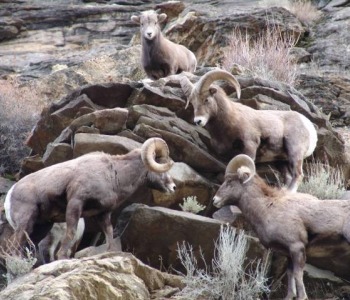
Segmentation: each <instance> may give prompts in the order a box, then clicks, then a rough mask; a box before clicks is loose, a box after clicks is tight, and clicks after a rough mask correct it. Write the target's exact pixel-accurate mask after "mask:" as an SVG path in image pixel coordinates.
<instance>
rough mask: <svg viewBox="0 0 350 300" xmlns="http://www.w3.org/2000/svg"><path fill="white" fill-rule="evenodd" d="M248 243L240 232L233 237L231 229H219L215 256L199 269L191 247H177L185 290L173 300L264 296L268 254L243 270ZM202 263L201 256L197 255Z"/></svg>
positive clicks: (232, 229)
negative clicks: (182, 267)
mask: <svg viewBox="0 0 350 300" xmlns="http://www.w3.org/2000/svg"><path fill="white" fill-rule="evenodd" d="M247 249H248V240H247V237H246V236H245V234H244V232H243V231H240V233H239V234H236V232H235V229H234V228H232V227H229V226H222V227H221V229H220V235H219V239H218V241H217V242H216V244H215V257H214V259H213V262H212V265H211V266H207V265H206V267H205V269H200V268H199V267H198V263H197V259H196V257H195V255H194V252H193V248H192V246H191V245H187V244H186V243H183V244H182V245H178V250H177V251H178V258H179V259H180V261H181V263H182V265H183V266H184V268H185V270H186V275H185V277H184V283H185V285H186V286H185V288H184V289H183V290H182V291H181V292H180V293H179V294H178V295H177V296H176V298H177V299H193V300H196V299H207V300H211V299H212V300H214V299H223V300H234V299H237V300H238V299H241V300H253V299H259V298H260V296H261V295H262V293H268V292H269V288H268V286H267V277H266V273H267V270H268V266H269V264H268V262H269V257H270V255H269V254H268V255H267V256H266V258H265V259H264V261H263V262H260V261H257V262H255V263H254V264H250V265H248V266H250V271H249V272H247V269H248V267H245V265H246V264H245V260H246V252H247ZM201 257H202V260H203V262H204V263H205V260H204V258H203V254H202V253H201Z"/></svg>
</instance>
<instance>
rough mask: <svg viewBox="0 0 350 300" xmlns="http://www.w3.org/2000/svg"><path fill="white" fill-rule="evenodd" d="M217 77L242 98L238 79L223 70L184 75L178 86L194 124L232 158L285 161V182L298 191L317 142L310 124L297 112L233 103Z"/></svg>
mask: <svg viewBox="0 0 350 300" xmlns="http://www.w3.org/2000/svg"><path fill="white" fill-rule="evenodd" d="M216 80H226V81H228V82H229V83H231V84H232V85H233V86H234V87H235V88H236V91H237V97H238V98H240V94H241V88H240V85H239V82H238V81H237V79H236V78H235V77H234V76H233V75H231V74H230V73H228V72H226V71H224V70H219V69H218V70H213V71H210V72H208V73H207V74H205V75H204V76H203V77H202V78H201V79H200V80H199V81H198V82H197V83H196V84H195V85H193V84H192V83H191V82H190V81H189V79H188V78H187V77H186V76H183V77H182V78H181V80H180V83H181V87H182V90H183V92H184V94H185V95H186V97H187V103H186V108H187V106H188V104H189V103H191V104H192V106H193V109H194V122H195V124H197V125H199V126H203V127H205V128H206V129H207V130H208V131H209V133H210V136H211V143H212V146H213V148H214V150H215V151H216V152H217V153H218V154H220V155H221V156H223V157H225V159H230V158H232V157H233V156H234V155H236V154H238V153H243V154H246V155H248V156H250V157H251V158H252V159H253V160H256V161H257V162H270V161H280V160H287V161H288V167H287V170H285V171H286V174H285V176H286V184H287V186H288V188H289V189H290V190H292V191H296V190H297V188H298V183H299V181H300V180H301V179H302V175H303V168H302V167H303V159H304V158H305V157H308V156H310V155H311V154H312V153H313V151H314V149H315V148H316V143H317V132H316V130H315V128H314V126H313V124H312V123H311V122H310V121H309V120H308V119H307V118H306V117H304V116H303V115H302V114H300V113H298V112H295V111H277V110H276V111H275V110H255V109H252V108H250V107H248V106H246V105H243V104H240V103H237V102H233V101H231V100H230V99H229V98H228V97H227V95H226V94H225V92H224V91H223V89H222V88H220V87H219V86H217V85H214V84H212V83H213V82H214V81H216Z"/></svg>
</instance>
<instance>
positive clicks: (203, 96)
mask: <svg viewBox="0 0 350 300" xmlns="http://www.w3.org/2000/svg"><path fill="white" fill-rule="evenodd" d="M216 80H226V81H228V82H229V83H231V84H232V85H233V86H234V87H235V89H236V91H237V97H238V98H240V96H241V87H240V85H239V82H238V81H237V79H236V78H235V77H234V76H233V75H232V74H230V73H229V72H227V71H224V70H219V69H218V70H212V71H210V72H208V73H207V74H205V75H204V76H203V77H202V78H201V79H200V80H199V81H198V82H197V83H196V84H195V85H193V84H192V83H191V82H190V81H189V79H188V78H187V77H185V76H183V77H182V78H181V80H180V84H181V88H182V90H183V92H184V94H185V95H186V97H187V102H186V107H185V108H187V107H188V104H189V103H190V102H191V103H192V105H193V109H194V123H195V124H197V125H200V126H202V127H204V126H205V125H206V124H207V123H208V121H209V119H210V117H211V116H213V115H215V114H216V111H217V101H216V99H215V97H216V95H217V94H219V93H221V94H224V95H222V96H223V97H225V96H226V95H225V93H224V91H223V90H222V89H221V88H219V87H218V86H216V85H214V84H212V83H213V82H214V81H216Z"/></svg>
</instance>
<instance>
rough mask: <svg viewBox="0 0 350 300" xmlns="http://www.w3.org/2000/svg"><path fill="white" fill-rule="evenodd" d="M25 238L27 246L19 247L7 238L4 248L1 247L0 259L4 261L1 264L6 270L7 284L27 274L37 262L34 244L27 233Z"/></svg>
mask: <svg viewBox="0 0 350 300" xmlns="http://www.w3.org/2000/svg"><path fill="white" fill-rule="evenodd" d="M26 238H27V243H28V245H29V246H28V247H24V248H21V247H19V245H17V244H15V243H14V242H13V241H10V240H9V241H7V245H6V250H4V249H1V253H0V259H2V260H3V261H4V262H3V264H4V267H5V268H6V270H7V273H6V280H7V284H10V283H11V282H13V281H14V280H15V279H16V278H18V277H21V276H23V275H25V274H28V273H29V272H30V271H31V270H32V269H33V266H34V265H35V264H36V262H37V258H36V250H35V246H34V244H33V242H32V241H31V240H30V238H29V236H28V235H27V234H26Z"/></svg>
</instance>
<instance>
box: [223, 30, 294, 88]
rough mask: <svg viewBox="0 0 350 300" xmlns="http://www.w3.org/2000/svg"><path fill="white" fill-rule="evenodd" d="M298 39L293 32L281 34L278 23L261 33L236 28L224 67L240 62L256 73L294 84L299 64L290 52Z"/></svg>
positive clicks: (239, 63)
mask: <svg viewBox="0 0 350 300" xmlns="http://www.w3.org/2000/svg"><path fill="white" fill-rule="evenodd" d="M296 42H297V38H296V37H295V36H294V35H293V34H292V33H284V34H282V32H281V30H280V29H279V28H278V27H276V26H272V27H268V28H267V29H266V30H265V31H263V32H262V33H261V34H260V35H258V36H250V35H249V34H248V33H247V32H243V31H242V30H240V29H238V28H236V29H234V30H233V33H232V36H231V38H230V40H229V46H228V47H227V49H226V50H225V53H224V60H223V67H224V68H225V69H226V70H228V71H229V72H231V69H232V68H233V67H234V66H235V65H237V64H238V65H240V66H242V67H243V68H244V69H246V70H248V72H250V73H251V74H252V75H253V76H257V77H261V78H263V79H267V80H273V81H281V82H285V83H287V84H290V85H294V82H295V79H296V76H297V67H296V63H295V62H293V59H292V57H291V55H289V52H290V49H291V48H292V47H294V45H295V44H296Z"/></svg>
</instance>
